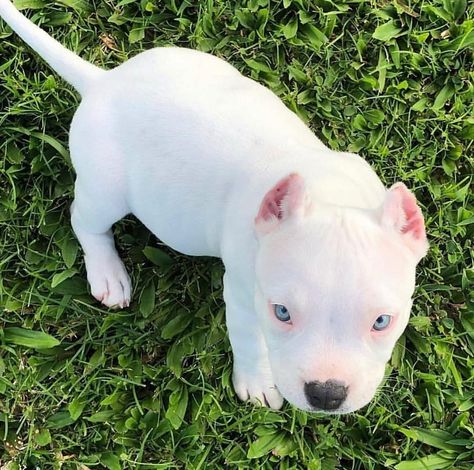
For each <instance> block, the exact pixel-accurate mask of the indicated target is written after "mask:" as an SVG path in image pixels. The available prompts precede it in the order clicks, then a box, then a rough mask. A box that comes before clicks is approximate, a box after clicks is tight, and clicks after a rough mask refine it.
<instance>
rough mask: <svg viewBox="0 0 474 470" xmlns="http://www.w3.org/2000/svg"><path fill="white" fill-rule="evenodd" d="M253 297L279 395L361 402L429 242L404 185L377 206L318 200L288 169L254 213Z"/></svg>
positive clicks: (301, 402)
mask: <svg viewBox="0 0 474 470" xmlns="http://www.w3.org/2000/svg"><path fill="white" fill-rule="evenodd" d="M255 224H256V232H257V237H258V240H259V249H258V254H257V264H256V275H257V285H256V298H255V304H256V308H257V311H258V314H259V318H260V322H261V324H262V328H263V331H264V335H265V340H266V343H267V347H268V351H269V357H270V364H271V369H272V372H273V377H274V379H275V382H276V386H277V387H278V389H279V391H280V392H281V394H282V395H283V396H284V397H285V398H286V399H287V400H288V401H289V402H290V403H292V404H294V405H296V406H297V407H299V408H302V409H304V410H308V411H323V412H330V413H348V412H351V411H354V410H357V409H358V408H360V407H362V406H364V405H365V404H367V403H368V402H369V401H370V400H371V399H372V397H373V396H374V394H375V391H376V389H377V386H378V385H379V384H380V382H381V381H382V378H383V375H384V368H385V363H386V362H387V361H388V360H389V358H390V355H391V352H392V349H393V347H394V345H395V342H396V340H397V339H398V338H399V337H400V335H401V334H402V332H403V330H404V329H405V327H406V325H407V322H408V318H409V313H410V308H411V303H412V302H411V295H412V294H413V290H414V287H415V267H416V265H417V263H418V262H419V260H420V259H421V258H422V257H423V256H424V255H425V253H426V250H427V247H428V244H427V241H426V234H425V229H424V221H423V216H422V214H421V211H420V209H419V208H418V206H417V204H416V199H415V197H414V196H413V195H412V194H411V193H410V192H409V191H408V189H407V188H406V187H405V186H404V185H403V184H400V183H398V184H396V185H394V186H392V188H390V189H389V190H388V191H387V194H386V199H385V201H384V203H383V204H382V206H381V207H380V208H379V209H378V210H376V211H368V210H361V209H354V208H341V207H337V206H328V205H322V204H320V205H318V201H312V200H310V198H309V195H308V194H307V192H306V191H305V184H304V178H303V177H301V176H299V175H297V174H291V175H289V176H287V177H286V178H284V179H283V180H281V181H280V182H278V183H277V184H276V186H275V187H274V188H272V189H271V190H270V191H269V192H268V193H267V194H266V196H265V198H264V200H263V202H262V204H261V207H260V211H259V213H258V215H257V217H256V219H255Z"/></svg>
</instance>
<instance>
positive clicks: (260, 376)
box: [224, 273, 283, 409]
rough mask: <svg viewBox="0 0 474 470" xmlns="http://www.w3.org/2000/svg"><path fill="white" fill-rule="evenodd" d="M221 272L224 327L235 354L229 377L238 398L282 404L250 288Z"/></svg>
mask: <svg viewBox="0 0 474 470" xmlns="http://www.w3.org/2000/svg"><path fill="white" fill-rule="evenodd" d="M246 290H247V289H246V288H245V287H244V286H242V284H239V283H238V282H236V281H235V280H234V282H233V279H232V277H231V276H230V275H229V274H228V273H226V274H225V276H224V300H225V304H226V319H227V328H228V331H229V338H230V343H231V345H232V352H233V355H234V372H233V376H232V381H233V383H234V389H235V392H236V393H237V395H238V397H239V398H240V399H241V400H244V401H246V400H250V401H251V402H252V403H257V404H260V405H265V406H268V407H271V408H274V409H279V408H281V406H282V404H283V397H282V396H281V394H280V392H279V391H278V389H277V387H276V385H275V382H274V380H273V375H272V371H271V368H270V362H269V359H268V352H267V346H266V344H265V339H264V337H263V333H262V331H261V328H260V325H259V322H258V318H257V314H256V312H255V309H254V306H253V292H251V291H250V292H246Z"/></svg>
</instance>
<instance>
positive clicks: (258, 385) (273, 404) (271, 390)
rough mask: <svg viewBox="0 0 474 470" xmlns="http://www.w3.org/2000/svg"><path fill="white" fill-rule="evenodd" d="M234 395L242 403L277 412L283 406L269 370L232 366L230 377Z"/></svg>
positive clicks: (281, 398)
mask: <svg viewBox="0 0 474 470" xmlns="http://www.w3.org/2000/svg"><path fill="white" fill-rule="evenodd" d="M232 382H233V383H234V389H235V393H237V396H238V397H239V398H240V399H241V400H243V401H247V400H248V401H250V402H252V403H255V404H257V405H261V406H268V407H269V408H273V409H274V410H279V409H280V408H281V406H282V405H283V397H282V396H281V394H280V392H279V391H278V389H277V387H276V385H275V383H274V381H273V377H272V374H271V372H270V371H269V370H259V369H258V368H256V369H255V370H249V369H247V368H245V367H241V366H237V365H234V373H233V375H232Z"/></svg>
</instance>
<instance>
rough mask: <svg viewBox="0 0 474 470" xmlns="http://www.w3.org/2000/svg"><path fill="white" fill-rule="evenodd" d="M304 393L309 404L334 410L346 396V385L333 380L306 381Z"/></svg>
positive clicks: (322, 408)
mask: <svg viewBox="0 0 474 470" xmlns="http://www.w3.org/2000/svg"><path fill="white" fill-rule="evenodd" d="M304 393H305V395H306V399H307V400H308V402H309V404H310V405H311V406H312V407H313V408H316V409H320V410H326V411H329V410H336V409H337V408H339V407H340V406H341V405H342V403H343V402H344V400H345V399H346V397H347V386H345V385H343V384H342V383H341V382H337V381H335V380H328V381H326V382H318V381H314V382H307V383H305V384H304Z"/></svg>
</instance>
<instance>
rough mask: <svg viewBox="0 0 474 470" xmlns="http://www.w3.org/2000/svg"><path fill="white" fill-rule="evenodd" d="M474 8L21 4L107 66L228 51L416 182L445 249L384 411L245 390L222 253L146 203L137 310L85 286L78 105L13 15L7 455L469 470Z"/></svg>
mask: <svg viewBox="0 0 474 470" xmlns="http://www.w3.org/2000/svg"><path fill="white" fill-rule="evenodd" d="M468 3H469V2H467V1H466V0H393V1H389V0H387V1H385V0H371V1H369V0H313V1H310V0H281V1H270V0H236V1H231V0H206V1H194V2H193V1H186V0H184V1H182V0H150V1H146V0H143V1H141V2H139V1H131V0H122V1H114V0H95V1H92V2H91V1H86V0H59V1H56V2H48V1H43V0H17V4H18V5H19V6H21V7H22V8H24V12H25V13H26V14H27V15H28V16H29V17H31V18H33V20H34V22H35V23H37V24H40V25H42V27H43V28H44V29H45V30H47V31H48V32H49V33H50V34H52V35H53V36H54V37H55V38H57V39H58V40H59V41H60V42H61V43H63V44H65V45H67V46H68V47H70V48H71V49H73V50H75V51H76V52H78V53H79V54H80V55H81V56H82V57H84V58H86V59H88V60H90V61H92V62H94V63H95V64H97V65H100V66H103V67H106V68H111V67H114V66H116V65H118V64H120V63H122V62H123V61H125V60H126V59H127V58H129V57H133V56H134V55H136V54H137V53H138V52H140V51H142V50H146V49H150V48H152V47H154V46H163V45H170V44H175V45H181V46H189V47H192V48H197V49H200V50H204V51H208V52H211V53H213V54H216V55H218V56H220V57H223V58H225V59H226V60H228V61H229V62H230V63H232V64H233V65H235V66H236V67H237V68H238V69H239V70H241V71H242V72H243V73H244V74H245V75H247V76H250V77H252V78H254V79H255V80H258V81H259V82H261V83H263V84H265V85H266V86H268V87H270V88H271V89H272V90H273V91H274V92H275V93H276V94H277V95H279V96H280V97H281V99H282V100H283V101H284V102H285V103H286V104H287V105H288V106H289V107H290V108H291V109H293V110H294V111H295V112H297V113H298V114H299V115H300V116H301V117H302V118H303V119H304V120H306V121H307V122H308V124H309V125H310V126H311V127H312V129H314V132H315V133H316V134H317V135H318V136H319V137H320V138H321V139H322V140H323V141H324V142H325V143H327V145H328V146H330V147H331V148H333V149H340V150H347V149H349V150H350V151H353V152H358V153H359V154H361V155H362V156H363V157H364V158H366V159H367V160H368V161H369V162H370V163H371V164H372V165H373V166H374V168H375V169H376V170H377V173H378V174H379V175H380V176H381V178H382V180H383V181H384V183H386V184H387V185H390V184H392V183H393V182H395V181H398V180H401V181H403V182H405V183H406V184H407V186H409V187H410V188H411V189H412V190H413V191H414V192H415V193H416V196H417V198H418V200H419V201H420V204H421V206H422V209H423V212H424V214H425V218H426V225H427V231H428V236H429V240H430V245H431V248H430V252H429V254H428V256H427V257H426V258H425V259H424V260H423V261H422V263H421V265H420V267H419V269H418V278H417V289H416V292H415V296H414V307H413V312H412V318H411V321H410V324H409V326H408V328H407V330H406V332H405V334H404V336H403V337H402V338H401V339H400V341H399V342H398V344H397V346H396V348H395V351H394V354H393V357H392V360H391V362H390V364H389V367H387V379H386V381H385V384H384V385H383V387H382V388H381V390H380V392H379V393H378V395H377V397H376V399H374V400H373V401H372V402H371V403H370V405H368V406H367V407H366V408H364V409H362V410H360V411H359V412H357V413H354V414H351V415H346V416H342V417H334V418H331V417H325V416H321V415H319V416H318V415H311V414H307V413H304V412H301V411H298V410H296V409H294V408H292V407H291V406H289V405H288V404H286V405H285V406H284V408H283V409H282V410H281V411H272V410H268V409H265V408H258V407H255V406H253V405H250V404H242V403H241V402H239V401H238V399H237V398H236V396H235V395H234V392H233V389H232V384H231V364H232V362H231V352H230V345H229V341H228V338H227V335H226V328H225V323H224V304H223V300H222V274H223V267H222V264H221V262H220V261H219V260H215V259H210V258H209V259H208V258H188V257H185V256H183V255H180V254H178V253H175V252H173V251H172V250H170V249H169V248H167V247H166V246H164V245H162V244H161V243H160V242H159V240H157V239H156V238H155V237H154V236H152V235H151V234H150V232H148V231H147V230H146V229H145V228H144V227H143V225H141V224H140V223H139V222H138V221H137V220H136V219H134V218H133V217H129V218H127V219H126V220H124V221H122V222H120V223H119V224H117V225H116V228H115V232H116V237H117V243H118V246H119V247H120V252H121V254H122V256H123V258H124V260H125V262H126V265H127V267H128V270H129V272H130V273H131V276H132V281H133V286H134V293H133V302H132V304H131V306H130V308H128V309H126V310H123V311H112V310H107V309H105V308H102V307H101V306H100V305H99V304H98V303H97V302H96V301H94V299H93V298H92V297H91V296H90V295H89V294H88V292H87V283H86V277H85V270H84V264H83V261H82V255H81V252H80V249H79V247H78V244H77V241H76V240H75V238H74V235H73V233H72V230H71V227H70V223H69V205H70V202H71V199H72V192H73V181H74V172H73V169H72V167H71V165H70V162H69V157H68V150H67V138H68V127H69V124H70V122H71V118H72V116H73V113H74V110H75V108H76V107H77V105H78V101H79V97H78V95H77V94H76V93H75V92H74V91H73V90H72V89H71V88H70V87H69V86H68V85H66V84H65V82H64V81H62V80H61V79H60V78H59V77H58V76H56V75H55V74H54V73H53V72H52V71H51V70H50V69H49V68H48V66H47V65H46V64H45V63H44V62H43V61H42V60H41V59H40V58H39V57H38V56H37V55H36V54H35V53H34V52H32V51H31V49H29V48H28V47H27V46H26V45H25V44H24V43H23V42H22V41H21V40H20V39H19V38H18V37H17V36H16V35H14V34H12V33H11V30H10V29H9V28H8V27H6V25H5V24H4V23H3V22H0V270H1V274H0V316H1V318H0V319H1V323H0V326H1V327H2V330H1V331H0V341H1V343H0V344H1V346H0V443H1V444H0V468H2V469H9V470H13V469H20V468H27V469H33V468H38V469H59V468H62V469H82V470H85V469H87V468H106V469H110V470H118V469H122V468H123V469H129V468H139V469H140V468H143V469H159V468H162V469H168V468H186V469H221V468H249V469H257V468H258V469H260V468H261V469H311V470H317V469H324V470H326V469H336V468H342V469H349V468H351V469H352V468H354V469H372V468H373V469H375V468H395V469H398V470H418V469H419V470H423V469H431V470H434V469H445V468H456V469H465V470H468V469H469V470H470V469H472V468H474V421H473V417H472V415H471V414H472V412H473V411H474V294H473V292H474V289H473V281H474V270H473V256H472V255H473V250H474V247H473V234H474V204H473V193H472V188H473V174H474V151H473V149H474V145H473V140H474V117H473V112H472V111H473V100H474V80H473V78H474V68H473V49H474V6H473V4H472V3H471V4H470V6H469V5H468ZM157 80H159V77H157ZM25 330H27V331H25ZM32 331H34V332H35V333H32Z"/></svg>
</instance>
